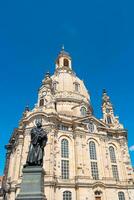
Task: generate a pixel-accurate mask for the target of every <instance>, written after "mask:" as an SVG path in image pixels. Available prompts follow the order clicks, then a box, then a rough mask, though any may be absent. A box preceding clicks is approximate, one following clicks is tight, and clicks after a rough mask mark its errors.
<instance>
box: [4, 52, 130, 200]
mask: <svg viewBox="0 0 134 200" xmlns="http://www.w3.org/2000/svg"><path fill="white" fill-rule="evenodd" d="M102 114H103V116H102V119H97V118H96V117H95V116H94V115H93V109H92V106H91V102H90V95H89V93H88V91H87V89H86V87H85V85H84V83H83V81H82V80H80V79H79V78H78V77H77V76H76V74H75V73H74V71H73V69H72V60H71V57H70V55H69V54H68V53H67V52H65V50H64V49H62V50H61V52H60V53H59V55H58V58H57V59H56V69H55V72H54V75H53V76H50V74H49V73H47V74H46V76H45V78H44V80H43V81H42V85H41V87H40V89H39V91H38V102H37V104H36V105H35V107H34V108H33V109H32V110H30V109H29V108H28V107H26V109H25V111H24V113H23V117H22V119H21V120H20V123H19V127H18V128H16V129H15V130H14V132H13V134H12V136H11V138H10V141H9V144H8V145H6V149H7V154H6V164H5V172H4V174H5V176H4V179H3V187H4V188H6V195H7V199H8V200H15V197H16V196H17V194H18V193H19V191H20V184H21V180H22V169H23V166H24V164H25V163H26V159H27V154H28V149H29V143H30V131H31V129H32V128H33V127H34V126H35V125H36V123H37V121H40V122H41V123H42V126H43V128H44V130H46V132H47V134H48V142H47V145H46V147H45V155H44V164H43V168H44V169H45V177H44V180H45V182H44V188H45V195H46V197H47V200H130V199H131V200H134V179H133V169H132V165H131V160H130V156H129V152H128V144H127V131H126V130H125V129H124V127H123V125H121V124H120V122H119V119H118V117H116V116H115V114H114V110H113V106H112V103H111V101H110V98H109V96H108V95H107V92H106V91H105V90H104V91H103V96H102Z"/></svg>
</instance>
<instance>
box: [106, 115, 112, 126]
mask: <svg viewBox="0 0 134 200" xmlns="http://www.w3.org/2000/svg"><path fill="white" fill-rule="evenodd" d="M107 123H108V124H112V120H111V117H110V116H108V117H107Z"/></svg>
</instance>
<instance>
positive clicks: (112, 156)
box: [109, 146, 116, 163]
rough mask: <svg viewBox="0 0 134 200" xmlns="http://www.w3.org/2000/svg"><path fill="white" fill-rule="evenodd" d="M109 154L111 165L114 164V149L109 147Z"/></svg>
mask: <svg viewBox="0 0 134 200" xmlns="http://www.w3.org/2000/svg"><path fill="white" fill-rule="evenodd" d="M109 153H110V159H111V162H112V163H116V156H115V150H114V147H112V146H110V147H109Z"/></svg>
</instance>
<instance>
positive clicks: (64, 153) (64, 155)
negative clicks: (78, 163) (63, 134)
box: [61, 139, 69, 158]
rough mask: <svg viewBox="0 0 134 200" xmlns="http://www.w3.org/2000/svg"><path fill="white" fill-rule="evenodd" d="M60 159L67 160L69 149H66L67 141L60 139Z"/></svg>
mask: <svg viewBox="0 0 134 200" xmlns="http://www.w3.org/2000/svg"><path fill="white" fill-rule="evenodd" d="M61 157H62V158H68V157H69V148H68V140H67V139H62V141H61Z"/></svg>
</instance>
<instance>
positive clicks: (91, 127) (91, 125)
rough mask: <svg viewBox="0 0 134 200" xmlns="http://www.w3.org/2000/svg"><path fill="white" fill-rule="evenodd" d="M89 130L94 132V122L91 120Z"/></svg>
mask: <svg viewBox="0 0 134 200" xmlns="http://www.w3.org/2000/svg"><path fill="white" fill-rule="evenodd" d="M88 130H89V132H90V133H93V132H94V124H93V122H89V123H88Z"/></svg>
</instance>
